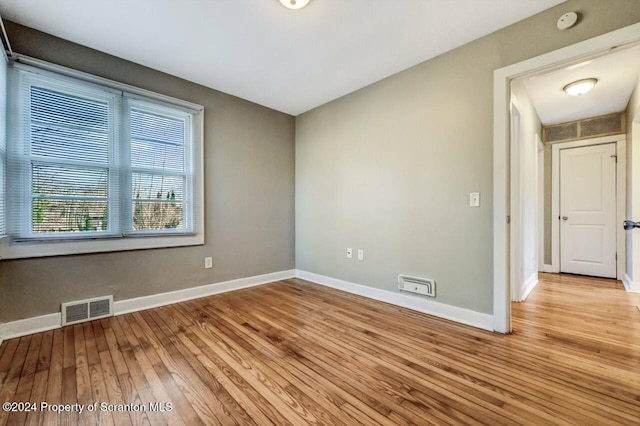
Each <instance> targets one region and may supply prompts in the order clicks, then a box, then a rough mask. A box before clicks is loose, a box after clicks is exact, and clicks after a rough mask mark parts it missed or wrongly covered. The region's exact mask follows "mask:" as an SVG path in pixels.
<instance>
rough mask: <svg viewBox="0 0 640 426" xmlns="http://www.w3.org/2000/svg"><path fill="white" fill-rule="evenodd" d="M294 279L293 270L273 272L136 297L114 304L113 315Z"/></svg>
mask: <svg viewBox="0 0 640 426" xmlns="http://www.w3.org/2000/svg"><path fill="white" fill-rule="evenodd" d="M293 277H295V270H293V269H291V270H288V271H281V272H273V273H270V274H264V275H256V276H253V277H247V278H239V279H237V280H231V281H224V282H220V283H215V284H207V285H203V286H200V287H191V288H186V289H184V290H176V291H170V292H167V293H160V294H152V295H150V296H143V297H136V298H134V299H126V300H118V301H117V302H113V313H114V315H122V314H128V313H130V312H137V311H143V310H145V309H151V308H157V307H158V306H164V305H170V304H172V303H178V302H184V301H186V300H192V299H198V298H200V297H206V296H212V295H214V294H220V293H226V292H228V291H233V290H240V289H242V288H248V287H254V286H257V285H262V284H267V283H272V282H274V281H280V280H286V279H289V278H293Z"/></svg>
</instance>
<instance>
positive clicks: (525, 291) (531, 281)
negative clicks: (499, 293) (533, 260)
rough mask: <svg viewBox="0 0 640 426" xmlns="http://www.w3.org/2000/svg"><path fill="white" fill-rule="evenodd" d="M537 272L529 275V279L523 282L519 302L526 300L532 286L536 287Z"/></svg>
mask: <svg viewBox="0 0 640 426" xmlns="http://www.w3.org/2000/svg"><path fill="white" fill-rule="evenodd" d="M538 282H539V280H538V274H537V273H535V274H533V275H531V276H530V277H529V279H528V280H527V282H526V283H524V286H523V287H522V300H521V302H524V301H525V300H527V297H529V294H530V293H531V292H532V291H533V289H534V288H536V286H537V285H538Z"/></svg>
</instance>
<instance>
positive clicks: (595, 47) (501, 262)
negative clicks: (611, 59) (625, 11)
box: [493, 23, 640, 333]
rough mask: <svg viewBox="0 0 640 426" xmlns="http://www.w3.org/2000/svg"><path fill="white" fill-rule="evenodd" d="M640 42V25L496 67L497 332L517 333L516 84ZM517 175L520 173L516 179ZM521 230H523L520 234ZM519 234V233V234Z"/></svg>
mask: <svg viewBox="0 0 640 426" xmlns="http://www.w3.org/2000/svg"><path fill="white" fill-rule="evenodd" d="M638 42H640V23H636V24H633V25H629V26H627V27H624V28H621V29H618V30H615V31H612V32H609V33H606V34H603V35H600V36H597V37H594V38H591V39H588V40H585V41H582V42H579V43H576V44H573V45H570V46H567V47H564V48H561V49H558V50H554V51H552V52H549V53H545V54H543V55H540V56H537V57H535V58H531V59H527V60H525V61H522V62H518V63H516V64H513V65H508V66H506V67H503V68H499V69H496V70H495V71H494V73H493V329H494V330H495V331H497V332H499V333H510V332H511V288H510V270H511V269H512V268H519V267H520V265H511V264H510V263H511V262H510V252H511V245H510V242H509V238H510V234H514V233H510V232H509V227H510V225H509V215H510V212H511V207H512V206H511V200H510V197H509V184H510V183H511V184H512V185H517V182H513V181H512V180H511V173H510V171H509V162H510V161H509V152H510V145H511V142H510V140H511V139H510V132H509V130H510V129H509V128H510V119H509V112H510V105H511V80H513V79H515V78H518V77H521V76H524V75H530V74H533V73H536V72H542V71H550V70H552V69H559V68H561V67H564V66H567V65H569V64H571V63H579V62H581V61H585V60H588V59H591V58H594V57H597V56H602V55H605V54H606V53H608V52H610V51H611V50H613V49H615V48H617V47H621V46H625V45H630V44H635V43H638ZM516 176H517V175H516ZM518 231H519V230H518ZM515 234H517V233H515Z"/></svg>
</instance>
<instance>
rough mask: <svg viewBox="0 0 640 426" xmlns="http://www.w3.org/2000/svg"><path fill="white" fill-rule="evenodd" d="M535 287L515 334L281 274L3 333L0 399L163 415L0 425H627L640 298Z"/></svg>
mask: <svg viewBox="0 0 640 426" xmlns="http://www.w3.org/2000/svg"><path fill="white" fill-rule="evenodd" d="M540 279H541V280H540V284H539V285H538V286H537V288H536V289H535V290H534V291H533V292H532V293H531V295H530V296H529V298H528V300H527V301H526V302H524V303H518V304H513V305H512V315H513V327H514V332H513V334H511V335H500V334H496V333H490V332H486V331H483V330H479V329H475V328H472V327H467V326H464V325H461V324H456V323H453V322H450V321H446V320H443V319H439V318H434V317H431V316H428V315H424V314H421V313H419V312H415V311H409V310H407V309H404V308H400V307H397V306H393V305H389V304H385V303H381V302H377V301H374V300H371V299H365V298H362V297H360V296H357V295H353V294H349V293H344V292H341V291H336V290H334V289H331V288H327V287H323V286H318V285H315V284H311V283H308V282H306V281H303V280H299V279H289V280H285V281H280V282H277V283H272V284H266V285H263V286H258V287H253V288H249V289H244V290H238V291H235V292H231V293H224V294H219V295H216V296H211V297H206V298H202V299H197V300H192V301H188V302H182V303H179V304H175V305H168V306H163V307H160V308H155V309H151V310H147V311H143V312H138V313H133V314H127V315H122V316H119V317H115V318H106V319H101V320H98V321H93V322H89V323H82V324H77V325H74V326H68V327H65V328H63V329H59V330H54V331H48V332H44V333H40V334H35V335H33V336H25V337H22V338H18V339H10V340H7V341H5V342H3V343H2V346H1V347H0V384H1V385H2V387H1V388H0V399H1V400H2V401H15V400H17V399H24V400H26V401H33V402H39V401H46V402H48V403H49V404H60V403H62V404H75V403H78V404H82V405H83V406H86V405H88V404H90V403H92V402H103V401H104V402H105V403H108V404H112V406H113V407H116V406H119V407H123V409H124V407H126V406H134V405H135V406H146V407H148V404H149V402H170V403H171V404H172V405H171V408H172V409H171V411H164V412H163V411H153V410H149V409H148V408H147V409H145V410H144V411H96V412H94V413H87V412H83V413H82V414H81V415H78V414H77V413H74V412H70V413H57V412H51V411H45V412H11V413H8V412H4V411H3V412H0V425H4V424H44V425H58V424H72V425H76V424H85V425H93V424H107V425H108V424H115V425H127V424H135V425H164V424H187V425H198V424H207V425H208V424H221V425H231V424H242V425H245V424H246V425H251V424H259V425H291V426H293V425H295V426H297V425H303V424H311V425H313V424H331V425H334V424H340V425H351V424H354V425H355V424H363V425H388V426H396V425H408V424H419V425H442V424H447V425H487V424H488V425H501V424H504V425H511V424H526V425H529V424H535V425H538V424H545V425H546V424H549V425H569V424H571V425H575V424H580V425H591V424H593V425H596V424H597V425H637V424H638V419H639V418H640V311H639V310H638V309H637V307H636V305H637V302H638V300H637V296H634V295H630V294H628V293H626V292H625V291H624V290H623V289H622V286H621V284H620V283H619V282H617V281H613V280H607V279H597V278H587V277H579V276H572V275H557V274H540Z"/></svg>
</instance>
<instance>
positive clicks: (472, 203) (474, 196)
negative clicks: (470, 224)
mask: <svg viewBox="0 0 640 426" xmlns="http://www.w3.org/2000/svg"><path fill="white" fill-rule="evenodd" d="M469 207H480V193H479V192H471V193H469Z"/></svg>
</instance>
